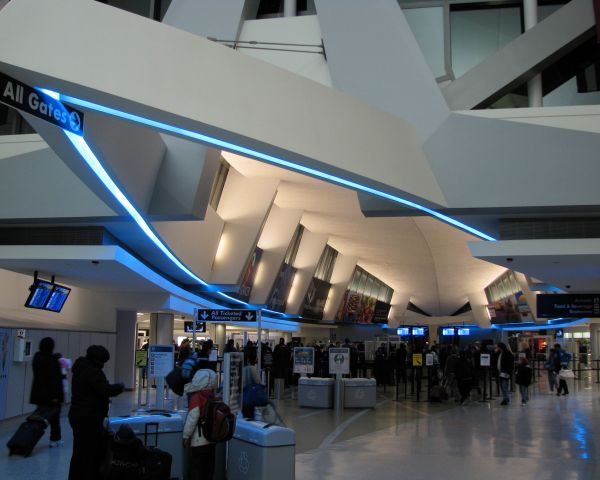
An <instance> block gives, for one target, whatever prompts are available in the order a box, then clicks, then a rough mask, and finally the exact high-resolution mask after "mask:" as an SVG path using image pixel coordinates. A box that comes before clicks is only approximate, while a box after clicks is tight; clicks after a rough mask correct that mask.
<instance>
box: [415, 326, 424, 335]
mask: <svg viewBox="0 0 600 480" xmlns="http://www.w3.org/2000/svg"><path fill="white" fill-rule="evenodd" d="M412 334H413V337H422V336H424V335H425V328H424V327H413V329H412Z"/></svg>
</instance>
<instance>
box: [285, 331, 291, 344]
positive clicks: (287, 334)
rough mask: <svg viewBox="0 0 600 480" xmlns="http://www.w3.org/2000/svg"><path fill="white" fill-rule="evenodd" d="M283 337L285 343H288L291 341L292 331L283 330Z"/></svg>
mask: <svg viewBox="0 0 600 480" xmlns="http://www.w3.org/2000/svg"><path fill="white" fill-rule="evenodd" d="M283 338H284V340H285V343H290V342H291V341H292V332H284V333H283Z"/></svg>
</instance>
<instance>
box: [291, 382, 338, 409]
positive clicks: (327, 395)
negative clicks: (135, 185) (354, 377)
mask: <svg viewBox="0 0 600 480" xmlns="http://www.w3.org/2000/svg"><path fill="white" fill-rule="evenodd" d="M333 384H334V380H333V378H320V377H312V378H306V377H302V378H299V379H298V406H299V407H320V408H332V407H333Z"/></svg>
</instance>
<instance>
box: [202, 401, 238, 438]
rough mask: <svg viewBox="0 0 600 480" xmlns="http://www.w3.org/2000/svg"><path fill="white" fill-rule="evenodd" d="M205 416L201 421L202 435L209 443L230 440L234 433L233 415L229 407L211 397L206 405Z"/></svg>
mask: <svg viewBox="0 0 600 480" xmlns="http://www.w3.org/2000/svg"><path fill="white" fill-rule="evenodd" d="M205 411H206V415H205V416H204V417H203V419H202V435H203V436H204V438H206V439H207V440H208V441H209V442H215V443H218V442H226V441H228V440H231V437H233V432H234V431H235V415H234V414H233V413H231V409H230V408H229V405H227V404H226V403H225V402H223V401H222V400H221V399H219V398H216V397H212V398H209V399H208V401H207V403H206V410H205Z"/></svg>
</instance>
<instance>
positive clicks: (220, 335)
mask: <svg viewBox="0 0 600 480" xmlns="http://www.w3.org/2000/svg"><path fill="white" fill-rule="evenodd" d="M215 327H216V328H215V343H216V344H217V345H218V347H219V356H222V355H223V352H224V351H225V343H226V339H225V325H223V324H222V323H218V324H217V325H215Z"/></svg>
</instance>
